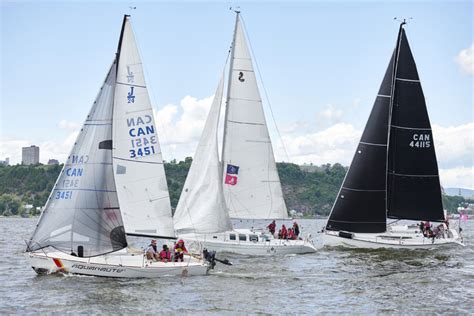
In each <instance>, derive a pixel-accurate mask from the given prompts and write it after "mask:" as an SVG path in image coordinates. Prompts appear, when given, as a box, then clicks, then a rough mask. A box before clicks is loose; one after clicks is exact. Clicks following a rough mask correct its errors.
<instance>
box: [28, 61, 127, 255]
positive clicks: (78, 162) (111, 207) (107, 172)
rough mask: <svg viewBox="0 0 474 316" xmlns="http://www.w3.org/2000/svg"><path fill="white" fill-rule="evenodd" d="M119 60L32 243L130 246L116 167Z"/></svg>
mask: <svg viewBox="0 0 474 316" xmlns="http://www.w3.org/2000/svg"><path fill="white" fill-rule="evenodd" d="M115 70H116V64H115V62H114V64H113V65H112V67H111V68H110V70H109V73H108V75H107V77H106V80H105V82H104V84H103V86H102V88H101V89H100V92H99V94H98V96H97V98H96V100H95V102H94V105H93V106H92V109H91V111H90V112H89V115H88V116H87V119H86V121H85V123H84V125H83V127H82V129H81V131H80V132H79V135H78V137H77V140H76V142H75V144H74V146H73V148H72V150H71V153H70V155H69V156H68V159H67V162H66V163H65V165H64V167H63V170H62V172H61V174H60V175H59V177H58V180H57V181H56V184H55V186H54V188H53V191H52V193H51V195H50V197H49V199H48V201H47V203H46V205H45V209H44V211H43V214H42V216H41V218H40V220H39V222H38V225H37V227H36V230H35V232H34V234H33V236H32V238H31V240H30V242H29V244H28V249H27V250H28V251H35V250H38V249H41V248H44V247H48V246H52V247H54V248H56V249H58V250H60V251H63V252H66V253H75V254H78V255H80V254H81V251H80V250H79V251H78V247H79V246H82V247H83V256H84V257H90V256H96V255H101V254H104V253H108V252H112V251H116V250H119V249H122V248H124V247H126V246H127V242H126V238H125V232H124V228H123V223H122V218H121V215H120V210H119V204H118V200H117V193H116V189H115V183H114V177H113V169H112V107H113V98H114V88H115V74H116V71H115Z"/></svg>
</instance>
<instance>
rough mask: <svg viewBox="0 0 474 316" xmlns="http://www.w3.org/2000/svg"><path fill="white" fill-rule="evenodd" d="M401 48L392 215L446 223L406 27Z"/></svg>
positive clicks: (391, 152)
mask: <svg viewBox="0 0 474 316" xmlns="http://www.w3.org/2000/svg"><path fill="white" fill-rule="evenodd" d="M398 43H399V47H400V48H399V53H398V58H397V60H398V63H397V67H396V74H395V76H394V89H393V91H394V92H393V102H392V111H391V120H390V132H389V149H388V163H387V215H388V217H389V218H397V219H411V220H430V221H443V220H444V212H443V204H442V199H441V185H440V182H439V173H438V164H437V161H436V153H435V148H434V143H433V133H432V131H431V124H430V119H429V117H428V111H427V109H426V103H425V98H424V95H423V90H422V88H421V83H420V78H419V77H418V72H417V69H416V64H415V60H414V59H413V55H412V53H411V50H410V46H409V44H408V39H407V37H406V34H405V30H404V29H403V25H402V26H401V27H400V34H399V41H398Z"/></svg>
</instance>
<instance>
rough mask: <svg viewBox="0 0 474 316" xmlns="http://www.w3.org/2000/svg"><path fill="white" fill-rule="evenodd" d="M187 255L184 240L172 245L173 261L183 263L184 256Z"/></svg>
mask: <svg viewBox="0 0 474 316" xmlns="http://www.w3.org/2000/svg"><path fill="white" fill-rule="evenodd" d="M185 253H188V250H187V249H186V246H185V245H184V240H182V239H180V240H178V242H177V243H176V245H174V261H175V262H176V261H181V262H183V261H184V254H185Z"/></svg>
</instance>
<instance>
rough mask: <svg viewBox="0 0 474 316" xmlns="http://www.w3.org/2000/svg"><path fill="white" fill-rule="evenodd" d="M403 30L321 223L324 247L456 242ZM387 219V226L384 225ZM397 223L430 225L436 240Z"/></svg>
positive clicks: (430, 245)
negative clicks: (337, 189) (427, 222)
mask: <svg viewBox="0 0 474 316" xmlns="http://www.w3.org/2000/svg"><path fill="white" fill-rule="evenodd" d="M404 25H405V21H404V22H402V23H401V24H400V29H399V33H398V38H397V42H396V47H395V50H394V52H393V54H392V57H391V60H390V63H389V65H388V68H387V71H386V73H385V76H384V79H383V81H382V85H381V86H380V89H379V92H378V94H377V97H376V100H375V103H374V106H373V108H372V112H371V113H370V116H369V119H368V121H367V124H366V126H365V129H364V132H363V134H362V137H361V140H360V142H359V144H358V146H357V150H356V153H355V155H354V158H353V160H352V163H351V165H350V167H349V170H348V171H347V174H346V177H345V179H344V181H343V184H342V186H341V188H340V191H339V193H338V195H337V198H336V201H335V202H334V205H333V208H332V210H331V214H330V216H329V219H328V222H327V224H326V227H325V231H324V240H325V244H326V245H329V246H336V245H342V246H347V247H357V248H415V249H416V248H434V247H438V246H453V245H457V244H462V237H461V236H460V234H459V232H458V231H456V230H455V229H453V228H449V227H446V224H443V222H445V215H444V211H443V204H442V196H441V185H440V180H439V173H438V164H437V160H436V153H435V149H434V143H433V133H432V130H431V124H430V120H429V117H428V112H427V108H426V104H425V98H424V95H423V91H422V88H421V83H420V78H419V76H418V71H417V68H416V65H415V60H414V59H413V55H412V52H411V50H410V46H409V44H408V39H407V36H406V34H405V29H404ZM387 218H390V219H394V220H395V221H394V222H393V223H390V224H388V225H387ZM399 220H411V221H424V222H423V223H421V224H422V225H424V224H426V222H425V221H431V222H435V223H436V222H437V224H435V226H434V227H433V228H434V230H438V231H439V233H438V236H436V237H435V236H431V237H428V232H425V233H424V232H423V227H421V226H420V224H412V225H402V224H399V223H398V221H399ZM446 223H447V224H448V225H449V223H448V222H447V221H446Z"/></svg>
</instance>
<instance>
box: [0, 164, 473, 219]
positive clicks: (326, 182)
mask: <svg viewBox="0 0 474 316" xmlns="http://www.w3.org/2000/svg"><path fill="white" fill-rule="evenodd" d="M191 162H192V158H190V157H188V158H186V159H185V160H184V161H179V162H178V161H176V160H172V161H170V162H165V171H166V176H167V181H168V189H169V194H170V199H171V206H172V208H173V209H174V208H176V205H177V204H178V200H179V196H180V194H181V190H182V188H183V186H184V182H185V180H186V175H187V174H188V171H189V168H190V166H191ZM277 168H278V173H279V176H280V180H281V183H282V189H283V196H284V198H285V202H286V205H287V207H288V210H292V209H294V210H296V211H297V212H301V213H303V214H304V215H305V216H307V217H314V216H327V215H328V214H329V213H330V211H331V207H332V204H333V203H334V199H335V198H336V195H337V193H338V191H339V187H340V186H341V183H342V181H343V180H344V176H345V174H346V171H347V168H346V167H344V166H342V165H340V164H338V163H336V164H334V165H331V164H325V165H321V166H312V165H311V166H299V165H296V164H293V163H284V162H282V163H277ZM61 169H62V165H42V164H38V165H32V166H24V165H15V166H0V215H5V216H9V215H22V216H31V215H38V214H39V213H40V212H41V211H40V208H41V207H42V206H44V204H45V203H46V201H47V199H48V197H49V194H50V191H51V189H52V187H53V186H54V183H55V181H56V179H57V177H58V175H59V173H60V172H61ZM443 203H444V207H445V208H446V209H447V210H448V211H450V212H456V211H457V207H458V206H459V205H464V204H466V203H474V201H470V200H465V199H464V198H463V197H461V196H447V195H444V196H443Z"/></svg>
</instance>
